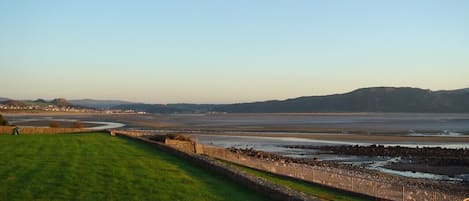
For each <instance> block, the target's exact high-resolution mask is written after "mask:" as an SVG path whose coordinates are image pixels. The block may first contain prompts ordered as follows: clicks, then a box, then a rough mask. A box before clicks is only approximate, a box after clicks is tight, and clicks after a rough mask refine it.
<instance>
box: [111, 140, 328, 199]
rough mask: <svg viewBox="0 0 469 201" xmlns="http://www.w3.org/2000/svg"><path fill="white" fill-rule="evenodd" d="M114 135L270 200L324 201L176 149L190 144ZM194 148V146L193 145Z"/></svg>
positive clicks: (207, 158)
mask: <svg viewBox="0 0 469 201" xmlns="http://www.w3.org/2000/svg"><path fill="white" fill-rule="evenodd" d="M114 135H115V136H121V137H126V138H128V139H131V140H134V141H137V142H140V143H144V144H147V145H150V146H152V147H153V148H155V149H158V150H160V151H164V152H167V153H170V154H172V155H176V156H178V157H180V158H183V159H185V160H187V161H189V162H191V163H192V164H195V165H197V166H199V167H202V168H204V169H207V170H210V171H212V172H214V173H217V174H220V175H222V176H224V177H226V178H228V179H231V180H232V181H234V182H236V183H238V184H240V185H243V186H245V187H247V188H249V189H251V190H254V191H256V192H259V193H262V194H264V195H266V196H268V197H269V199H270V200H274V201H275V200H277V201H308V200H309V201H319V200H322V199H320V198H317V197H313V196H310V195H306V194H304V193H302V192H298V191H295V190H292V189H289V188H286V187H284V186H280V185H276V184H273V183H270V182H269V181H267V180H263V179H260V178H258V177H255V176H252V175H249V174H246V173H244V172H241V171H236V170H235V169H233V168H229V167H228V166H226V165H224V164H222V163H220V162H217V161H216V160H213V159H211V158H209V157H204V156H202V155H199V154H195V153H192V152H185V151H181V150H179V149H175V148H174V146H179V147H181V146H183V144H184V145H186V146H190V144H188V143H181V144H176V143H173V144H172V145H171V146H169V145H166V144H163V143H160V142H155V141H151V140H149V139H145V138H143V137H135V136H131V135H127V134H124V133H121V132H120V131H115V132H114ZM192 147H194V146H193V145H192Z"/></svg>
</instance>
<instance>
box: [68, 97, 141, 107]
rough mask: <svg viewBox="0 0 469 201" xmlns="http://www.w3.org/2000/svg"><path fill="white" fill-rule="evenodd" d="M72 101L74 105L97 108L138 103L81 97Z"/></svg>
mask: <svg viewBox="0 0 469 201" xmlns="http://www.w3.org/2000/svg"><path fill="white" fill-rule="evenodd" d="M69 102H70V103H72V104H73V105H79V106H84V107H90V108H96V109H110V108H112V107H114V106H117V105H124V104H137V103H133V102H129V101H120V100H93V99H79V100H70V101H69Z"/></svg>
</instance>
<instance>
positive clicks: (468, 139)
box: [179, 132, 469, 143]
mask: <svg viewBox="0 0 469 201" xmlns="http://www.w3.org/2000/svg"><path fill="white" fill-rule="evenodd" d="M179 133H183V134H189V135H207V136H230V137H273V138H292V137H293V138H300V139H313V140H330V141H350V142H378V141H379V142H412V141H414V142H449V143H469V135H465V136H458V137H446V136H399V135H396V136H393V135H359V134H332V133H331V134H329V133H328V134H272V133H270V134H269V133H268V132H266V133H242V132H238V133H235V132H232V133H225V132H219V133H204V132H201V133H197V134H195V133H189V132H179Z"/></svg>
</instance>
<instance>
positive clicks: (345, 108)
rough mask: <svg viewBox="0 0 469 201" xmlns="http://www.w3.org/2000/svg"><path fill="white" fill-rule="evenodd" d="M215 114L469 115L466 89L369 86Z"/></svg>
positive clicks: (223, 108) (231, 107) (223, 109)
mask: <svg viewBox="0 0 469 201" xmlns="http://www.w3.org/2000/svg"><path fill="white" fill-rule="evenodd" d="M214 111H218V112H229V113H275V112H279V113H280V112H285V113H287V112H291V113H301V112H424V113H425V112H439V113H452V112H454V113H469V89H459V90H445V91H431V90H425V89H419V88H410V87H372V88H362V89H357V90H354V91H352V92H349V93H344V94H334V95H327V96H305V97H299V98H293V99H287V100H282V101H280V100H272V101H264V102H254V103H239V104H231V105H225V106H221V107H216V108H214Z"/></svg>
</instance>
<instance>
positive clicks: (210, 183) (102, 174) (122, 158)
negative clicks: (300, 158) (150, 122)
mask: <svg viewBox="0 0 469 201" xmlns="http://www.w3.org/2000/svg"><path fill="white" fill-rule="evenodd" d="M0 153H1V155H2V157H1V160H0V200H163V201H164V200H207V201H209V200H265V199H264V198H263V197H261V196H260V195H256V193H254V192H252V191H249V190H247V189H245V188H244V187H242V186H239V185H236V184H234V183H231V182H229V181H226V179H225V178H222V177H219V176H217V175H214V174H211V173H210V172H209V171H206V170H203V169H200V168H198V167H195V166H193V165H191V164H189V163H187V162H185V161H183V160H181V159H178V158H176V157H174V156H171V155H168V154H166V153H163V152H159V151H156V150H154V149H152V148H150V147H148V146H146V145H143V144H139V143H136V142H133V141H129V140H126V139H123V138H117V137H110V136H108V135H105V134H76V135H19V136H11V135H0Z"/></svg>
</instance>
